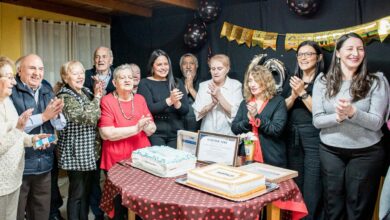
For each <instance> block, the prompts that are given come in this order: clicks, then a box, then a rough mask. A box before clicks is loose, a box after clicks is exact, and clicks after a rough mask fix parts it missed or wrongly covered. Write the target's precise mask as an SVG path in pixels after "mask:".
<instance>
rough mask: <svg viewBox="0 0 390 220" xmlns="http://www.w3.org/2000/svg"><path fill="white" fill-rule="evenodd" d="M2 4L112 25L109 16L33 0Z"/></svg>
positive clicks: (17, 0)
mask: <svg viewBox="0 0 390 220" xmlns="http://www.w3.org/2000/svg"><path fill="white" fill-rule="evenodd" d="M0 2H5V3H10V4H14V5H20V6H24V7H29V8H35V9H39V10H44V11H51V12H54V13H59V14H65V15H69V16H74V17H79V18H85V19H89V20H93V21H98V22H103V23H107V24H110V23H111V17H110V16H108V15H104V14H100V13H96V12H91V11H86V10H83V9H78V8H73V7H70V6H66V5H57V4H53V3H50V2H47V1H31V0H0Z"/></svg>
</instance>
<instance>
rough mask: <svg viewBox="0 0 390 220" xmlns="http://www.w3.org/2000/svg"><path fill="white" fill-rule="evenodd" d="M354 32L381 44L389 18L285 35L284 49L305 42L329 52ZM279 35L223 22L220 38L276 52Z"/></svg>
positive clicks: (366, 40) (386, 31)
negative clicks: (308, 41) (346, 35)
mask: <svg viewBox="0 0 390 220" xmlns="http://www.w3.org/2000/svg"><path fill="white" fill-rule="evenodd" d="M350 32H355V33H357V34H359V35H360V36H361V37H362V38H363V39H364V40H365V42H366V43H368V42H370V41H371V40H380V41H381V42H383V41H384V40H385V39H386V38H387V36H388V35H389V34H390V16H388V17H384V18H381V19H378V20H376V21H373V22H369V23H365V24H361V25H357V26H353V27H349V28H343V29H337V30H332V31H322V32H315V33H304V34H297V33H287V34H285V36H286V39H285V43H284V47H285V49H286V50H290V49H293V50H296V49H297V47H298V45H299V44H300V43H301V42H303V41H306V40H312V41H315V42H317V43H318V44H319V45H320V46H321V47H322V48H324V49H325V50H328V51H331V50H333V47H334V45H335V42H336V40H337V39H338V38H339V37H340V36H341V35H343V34H346V33H350ZM279 35H284V34H279V33H274V32H265V31H260V30H252V29H249V28H245V27H241V26H238V25H234V24H231V23H228V22H224V23H223V26H222V30H221V34H220V37H221V38H222V37H226V38H227V39H228V40H229V41H233V40H235V41H236V42H237V43H238V44H239V45H241V44H244V43H245V44H246V45H247V47H249V48H250V47H255V46H259V47H260V48H262V49H267V48H271V49H273V50H276V42H277V39H278V36H279Z"/></svg>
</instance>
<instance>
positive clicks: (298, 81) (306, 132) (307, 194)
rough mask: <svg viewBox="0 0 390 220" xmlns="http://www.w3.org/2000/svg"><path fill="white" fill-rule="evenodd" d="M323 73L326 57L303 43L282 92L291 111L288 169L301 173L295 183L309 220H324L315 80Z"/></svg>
mask: <svg viewBox="0 0 390 220" xmlns="http://www.w3.org/2000/svg"><path fill="white" fill-rule="evenodd" d="M323 69H324V61H323V53H322V50H321V47H320V46H318V44H317V43H316V42H313V41H304V42H302V43H301V44H300V45H299V46H298V49H297V64H296V69H295V74H294V75H293V76H291V77H290V79H289V81H288V82H289V83H286V84H285V86H284V88H283V93H282V95H283V96H284V97H285V98H286V99H285V102H286V105H287V109H288V116H289V117H288V123H287V127H286V134H287V167H288V168H290V169H293V170H297V171H298V172H299V176H298V177H297V178H296V179H295V181H296V183H297V185H298V187H299V189H300V190H301V192H302V194H303V198H304V199H305V202H306V204H307V208H308V211H309V215H308V216H307V217H306V219H322V218H323V216H322V207H323V206H322V183H321V169H320V159H319V158H320V156H319V145H320V136H319V133H320V131H319V130H318V129H317V128H315V127H314V126H313V116H312V113H311V109H312V91H313V84H314V80H315V78H316V77H317V75H318V74H319V73H321V72H322V71H323Z"/></svg>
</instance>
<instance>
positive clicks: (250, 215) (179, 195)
mask: <svg viewBox="0 0 390 220" xmlns="http://www.w3.org/2000/svg"><path fill="white" fill-rule="evenodd" d="M175 179H176V178H160V177H156V176H153V175H151V174H149V173H146V172H144V171H142V170H139V169H136V168H132V167H128V166H122V165H119V164H116V165H115V166H113V167H112V168H111V169H110V171H109V172H108V177H107V179H106V182H105V184H104V191H103V197H102V200H101V204H100V207H101V208H102V209H103V210H104V211H105V212H107V213H110V212H111V211H112V209H113V207H114V203H113V199H114V197H115V196H116V195H118V194H120V195H121V196H122V205H124V206H126V207H128V208H129V209H131V210H132V211H134V212H135V213H137V215H139V216H140V217H141V218H142V219H145V220H148V219H156V220H157V219H188V220H190V219H194V220H195V219H196V220H198V219H199V220H200V219H202V220H207V219H211V220H213V219H216V220H217V219H223V220H225V219H248V220H249V219H258V214H259V213H260V211H261V209H262V208H263V207H264V206H265V205H267V204H269V203H271V202H273V204H274V205H275V206H277V207H279V208H281V209H286V210H291V211H292V219H299V218H301V217H303V216H305V215H306V214H307V210H306V206H305V204H304V202H303V199H302V195H301V193H300V192H299V189H298V187H297V185H296V184H295V183H294V181H293V180H288V181H284V182H282V183H280V184H279V185H280V188H279V189H277V190H275V191H273V192H271V193H268V194H265V195H263V196H259V197H256V198H254V199H251V200H248V201H245V202H232V201H229V200H226V199H222V198H219V197H217V196H213V195H210V194H207V193H203V192H201V191H198V190H195V189H192V188H189V187H186V186H183V185H180V184H177V183H175Z"/></svg>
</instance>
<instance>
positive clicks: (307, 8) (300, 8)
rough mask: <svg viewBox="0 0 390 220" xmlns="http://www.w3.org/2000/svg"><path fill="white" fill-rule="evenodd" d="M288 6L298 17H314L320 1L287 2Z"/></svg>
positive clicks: (294, 0) (299, 0) (293, 0)
mask: <svg viewBox="0 0 390 220" xmlns="http://www.w3.org/2000/svg"><path fill="white" fill-rule="evenodd" d="M287 5H288V7H289V8H290V11H293V12H294V13H296V14H298V15H312V14H314V13H315V12H316V11H317V10H318V8H319V6H320V0H287Z"/></svg>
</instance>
